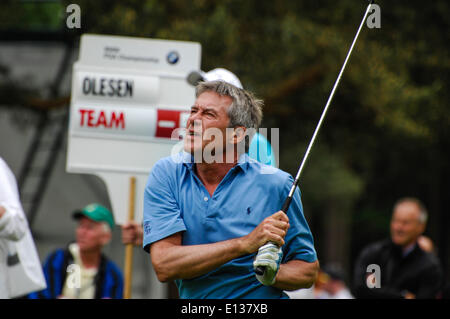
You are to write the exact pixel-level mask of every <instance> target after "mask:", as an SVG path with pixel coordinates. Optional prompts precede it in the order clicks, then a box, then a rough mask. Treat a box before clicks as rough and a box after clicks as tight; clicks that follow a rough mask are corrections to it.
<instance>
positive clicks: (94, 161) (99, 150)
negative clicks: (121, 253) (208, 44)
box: [66, 34, 201, 224]
mask: <svg viewBox="0 0 450 319" xmlns="http://www.w3.org/2000/svg"><path fill="white" fill-rule="evenodd" d="M200 59H201V47H200V44H199V43H195V42H184V41H168V40H156V39H140V38H130V37H118V36H103V35H90V34H86V35H83V36H82V37H81V42H80V55H79V60H78V61H77V62H76V63H75V64H74V66H73V75H72V95H71V105H70V121H69V134H68V149H67V163H66V169H67V171H68V172H71V173H85V174H94V175H97V176H99V177H100V178H102V179H103V181H104V182H105V184H106V187H107V190H108V195H109V197H110V200H111V205H112V209H113V213H114V217H115V219H116V222H117V223H118V224H123V223H124V222H125V221H126V220H127V214H128V200H129V179H130V177H131V176H134V177H136V190H135V193H136V201H135V207H136V220H137V221H141V220H142V210H143V194H144V189H145V184H146V181H147V178H148V174H149V172H150V170H151V168H152V167H153V165H154V164H155V163H156V161H158V160H159V159H160V158H162V157H165V156H169V155H170V154H171V153H172V152H173V149H174V147H175V146H176V144H177V142H178V140H177V139H174V138H171V137H172V136H173V135H176V134H174V133H175V132H177V131H178V130H177V129H179V128H183V127H185V125H186V120H187V118H188V116H189V109H190V106H191V105H192V104H193V103H194V100H195V90H194V88H193V87H192V86H191V85H189V84H188V83H187V81H186V78H187V75H188V74H189V73H190V72H191V71H193V70H199V69H200Z"/></svg>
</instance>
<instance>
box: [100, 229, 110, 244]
mask: <svg viewBox="0 0 450 319" xmlns="http://www.w3.org/2000/svg"><path fill="white" fill-rule="evenodd" d="M111 239H112V233H111V231H105V232H104V233H103V235H102V237H101V242H102V245H103V246H105V245H106V244H108V243H109V242H110V241H111Z"/></svg>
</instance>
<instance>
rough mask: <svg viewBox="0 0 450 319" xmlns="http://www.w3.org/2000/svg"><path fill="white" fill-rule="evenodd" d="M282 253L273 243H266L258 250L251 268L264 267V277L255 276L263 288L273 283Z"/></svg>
mask: <svg viewBox="0 0 450 319" xmlns="http://www.w3.org/2000/svg"><path fill="white" fill-rule="evenodd" d="M282 257H283V251H282V250H281V248H280V247H278V246H277V245H275V244H273V243H267V244H265V245H264V246H262V247H261V248H259V250H258V254H257V255H256V258H255V261H254V262H253V268H254V269H256V268H257V267H259V266H262V267H265V272H264V275H258V274H256V278H257V279H258V280H259V281H260V282H261V283H262V284H263V285H265V286H270V285H272V284H273V283H275V277H276V276H277V273H278V270H279V269H280V263H281V258H282Z"/></svg>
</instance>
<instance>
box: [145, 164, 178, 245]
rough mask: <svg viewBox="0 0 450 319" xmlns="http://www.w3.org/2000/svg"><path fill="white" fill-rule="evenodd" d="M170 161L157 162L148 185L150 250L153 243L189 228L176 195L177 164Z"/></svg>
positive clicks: (148, 240)
mask: <svg viewBox="0 0 450 319" xmlns="http://www.w3.org/2000/svg"><path fill="white" fill-rule="evenodd" d="M168 161H169V160H168V159H163V160H160V161H159V162H157V163H156V164H155V166H154V167H153V169H152V171H151V173H150V175H149V178H148V181H147V185H146V187H145V193H144V219H143V230H144V241H143V248H144V250H145V251H146V252H149V250H150V244H152V243H154V242H156V241H158V240H161V239H163V238H166V237H168V236H170V235H173V234H175V233H178V232H181V231H185V230H186V226H185V224H184V221H183V219H182V217H181V213H180V208H179V205H178V203H177V200H176V198H175V196H174V191H175V187H176V166H175V165H170V164H171V163H168Z"/></svg>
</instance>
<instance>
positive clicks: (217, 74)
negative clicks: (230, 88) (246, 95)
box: [201, 68, 242, 89]
mask: <svg viewBox="0 0 450 319" xmlns="http://www.w3.org/2000/svg"><path fill="white" fill-rule="evenodd" d="M201 74H202V76H203V79H204V80H205V81H218V80H220V81H224V82H227V83H230V84H232V85H234V86H236V87H238V88H240V89H242V84H241V81H239V79H238V77H237V76H236V75H234V74H233V73H232V72H230V71H228V70H227V69H224V68H216V69H214V70H211V71H209V72H206V73H204V72H202V73H201Z"/></svg>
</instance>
